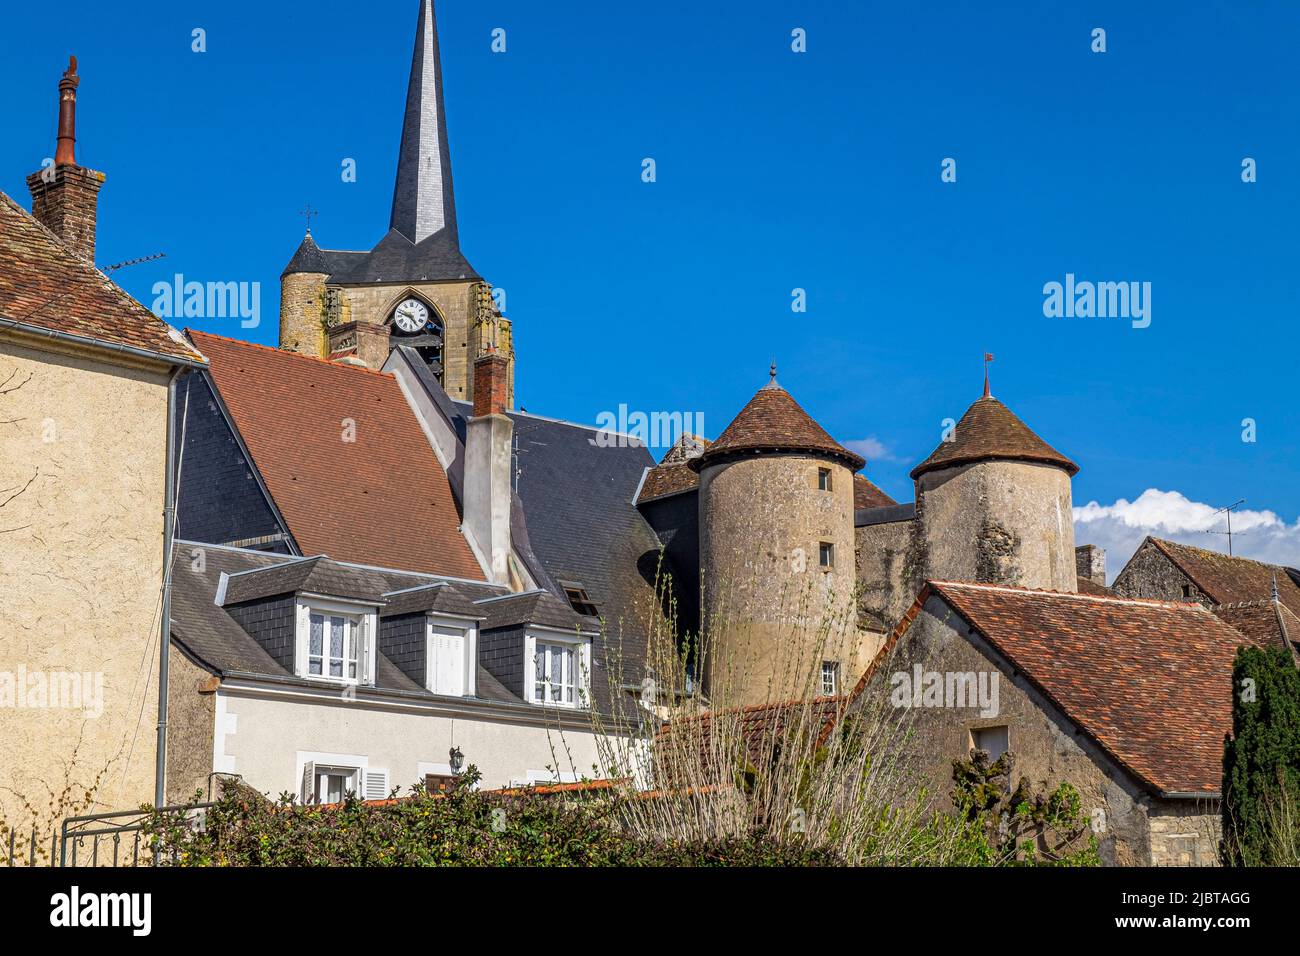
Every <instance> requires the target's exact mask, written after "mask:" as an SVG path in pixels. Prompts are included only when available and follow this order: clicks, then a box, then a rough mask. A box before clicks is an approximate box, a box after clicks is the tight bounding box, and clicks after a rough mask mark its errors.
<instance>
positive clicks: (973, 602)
mask: <svg viewBox="0 0 1300 956" xmlns="http://www.w3.org/2000/svg"><path fill="white" fill-rule="evenodd" d="M928 591H933V593H935V594H937V595H939V596H940V597H941V598H942V599H943V600H945V601H946V602H947V603H948V604H949V605H950V606H951V607H952V608H953V609H954V610H956V611H957V612H958V613H959V614H960V615H961V616H962V617H963V618H964V619H965V620H966V622H967V623H968V624H970V626H971V627H972V628H974V629H975V630H976V631H977V632H979V634H981V635H982V636H983V637H984V639H985V640H987V641H988V642H989V643H990V644H991V645H992V646H993V647H994V648H995V649H996V650H997V651H998V652H999V653H1000V654H1002V656H1003V657H1005V658H1006V659H1007V660H1008V661H1009V662H1010V663H1011V665H1012V666H1013V667H1015V668H1016V669H1017V670H1018V671H1020V672H1021V673H1022V674H1024V675H1025V677H1026V678H1028V680H1029V681H1030V682H1031V683H1032V684H1034V685H1035V686H1036V687H1037V688H1038V690H1039V691H1040V692H1041V693H1043V694H1044V695H1045V696H1046V697H1047V698H1048V699H1049V700H1051V701H1052V702H1053V703H1054V704H1055V705H1056V706H1057V707H1059V708H1060V709H1061V710H1062V711H1063V712H1064V713H1065V714H1066V715H1067V716H1068V717H1069V718H1070V719H1071V720H1072V721H1074V723H1075V724H1077V725H1078V726H1079V727H1080V728H1081V729H1082V730H1083V731H1084V732H1085V733H1086V734H1088V736H1090V737H1092V738H1093V740H1095V741H1096V742H1097V743H1098V744H1099V745H1100V746H1101V747H1102V748H1103V749H1104V750H1105V751H1107V752H1108V753H1109V754H1110V755H1111V757H1112V758H1114V759H1115V760H1116V761H1117V762H1118V763H1120V764H1121V765H1123V766H1124V767H1126V768H1127V769H1128V770H1129V771H1130V772H1131V773H1133V774H1134V776H1135V777H1137V779H1138V780H1140V781H1142V782H1143V783H1145V784H1146V785H1147V786H1148V787H1150V788H1152V789H1153V790H1155V791H1157V792H1164V793H1204V794H1207V795H1208V794H1214V793H1217V792H1218V791H1219V788H1220V784H1221V778H1222V773H1223V767H1222V759H1223V737H1224V734H1225V733H1229V732H1230V731H1231V730H1232V662H1233V658H1234V657H1235V656H1236V653H1237V648H1238V647H1239V646H1240V645H1241V644H1243V643H1244V639H1243V637H1242V636H1241V634H1239V633H1238V632H1237V631H1235V630H1234V629H1233V628H1231V627H1229V626H1228V625H1227V624H1225V623H1224V622H1223V621H1221V620H1220V619H1219V618H1217V617H1215V616H1214V615H1213V614H1211V613H1210V612H1209V611H1208V610H1206V609H1205V608H1204V607H1202V606H1201V605H1199V604H1191V603H1174V602H1165V601H1141V600H1133V599H1119V598H1098V597H1089V596H1087V595H1082V594H1066V593H1061V592H1055V591H1033V590H1027V589H1023V588H1009V587H998V586H993V585H983V584H960V583H951V582H931V583H930V584H929V585H928V587H927V591H926V592H922V597H921V598H918V603H921V601H922V600H923V599H924V598H925V597H926V596H927V592H928ZM882 653H883V652H882ZM859 686H861V685H859Z"/></svg>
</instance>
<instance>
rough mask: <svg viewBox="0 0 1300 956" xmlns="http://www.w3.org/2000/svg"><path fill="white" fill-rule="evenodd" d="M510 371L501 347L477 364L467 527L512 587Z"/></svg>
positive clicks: (496, 575)
mask: <svg viewBox="0 0 1300 956" xmlns="http://www.w3.org/2000/svg"><path fill="white" fill-rule="evenodd" d="M509 370H510V365H509V362H508V361H507V360H506V358H505V357H504V356H502V355H500V354H499V353H498V352H497V351H496V350H495V349H490V350H489V351H487V352H486V353H484V354H483V355H480V356H479V357H478V358H477V359H475V360H474V416H473V417H472V418H471V419H470V420H469V422H468V424H467V425H466V430H465V503H464V504H465V528H466V530H467V531H468V532H469V535H470V537H471V539H472V540H473V542H474V544H475V546H476V547H477V548H478V549H479V551H480V553H481V554H482V555H483V557H484V558H485V559H486V560H487V562H488V565H489V567H490V569H491V577H492V580H493V581H495V582H497V583H498V584H509V583H510V494H511V481H510V478H511V470H512V458H511V447H510V446H511V442H512V439H513V437H514V423H513V422H511V420H510V419H509V417H507V416H506V414H505V412H506V394H507V388H508V381H509Z"/></svg>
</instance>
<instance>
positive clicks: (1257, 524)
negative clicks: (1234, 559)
mask: <svg viewBox="0 0 1300 956" xmlns="http://www.w3.org/2000/svg"><path fill="white" fill-rule="evenodd" d="M1216 512H1219V509H1218V508H1216V507H1215V506H1214V505H1207V504H1203V503H1201V502H1199V501H1192V500H1191V499H1189V498H1188V497H1187V496H1185V495H1183V494H1180V493H1179V492H1177V491H1160V490H1159V489H1158V488H1148V489H1147V490H1146V491H1144V492H1142V494H1141V495H1139V496H1138V498H1137V500H1136V501H1128V500H1127V499H1124V498H1120V499H1119V500H1118V501H1116V502H1115V503H1114V504H1112V505H1103V504H1099V503H1097V502H1096V501H1090V502H1088V503H1087V504H1086V505H1084V506H1083V507H1082V508H1075V509H1074V538H1075V541H1076V543H1078V544H1095V545H1099V546H1101V547H1103V548H1105V549H1106V576H1107V578H1108V583H1109V581H1111V580H1114V578H1115V575H1117V574H1118V573H1119V572H1120V570H1121V569H1122V568H1123V567H1124V565H1125V563H1126V562H1127V561H1128V559H1129V558H1130V557H1132V555H1133V552H1134V551H1136V550H1137V547H1138V545H1140V544H1141V543H1142V539H1143V538H1144V537H1146V536H1147V535H1154V536H1155V537H1157V538H1167V539H1168V540H1170V541H1179V542H1182V543H1183V544H1191V545H1195V546H1196V547H1198V548H1208V549H1210V550H1212V551H1222V552H1224V553H1227V550H1228V538H1227V535H1225V534H1210V533H1207V532H1214V531H1226V530H1227V523H1226V521H1225V520H1224V515H1223V514H1222V512H1219V513H1217V514H1216ZM1232 551H1233V553H1234V554H1236V555H1239V556H1241V557H1244V558H1254V559H1255V560H1257V561H1267V562H1269V563H1270V564H1285V565H1288V566H1290V567H1297V566H1300V520H1297V521H1296V523H1295V524H1287V523H1286V522H1285V521H1283V520H1282V519H1281V518H1280V517H1278V515H1277V514H1276V512H1273V511H1250V510H1247V509H1245V508H1241V509H1238V510H1236V511H1234V512H1233V513H1232Z"/></svg>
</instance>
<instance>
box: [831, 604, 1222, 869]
mask: <svg viewBox="0 0 1300 956" xmlns="http://www.w3.org/2000/svg"><path fill="white" fill-rule="evenodd" d="M916 664H920V665H921V667H922V669H923V672H924V671H938V672H940V673H943V674H945V675H946V674H949V673H973V674H976V675H979V674H981V673H983V674H986V675H988V676H987V677H986V682H987V686H988V687H990V689H991V687H992V683H991V682H992V675H993V673H995V672H996V673H997V674H998V683H997V688H998V691H997V708H996V714H985V713H983V712H982V710H981V708H980V707H979V706H978V705H977V706H968V707H964V708H959V707H949V706H941V707H914V708H911V709H901V710H900V709H899V708H896V707H894V702H892V701H891V698H890V695H891V692H892V691H894V690H895V688H896V687H897V686H898V683H899V682H898V679H897V678H895V675H907V676H908V679H909V680H910V679H911V677H912V675H913V674H914V670H913V667H914V665H916ZM1014 674H1015V671H1014V669H1013V668H1011V667H1010V666H1009V665H1008V664H1007V662H1006V661H1005V660H1003V659H1002V658H1001V657H1000V655H998V654H997V652H996V651H995V650H993V649H992V648H991V647H990V646H989V645H988V644H987V642H985V641H983V639H982V638H980V637H979V635H977V634H973V633H972V632H971V631H970V629H969V628H968V627H967V626H966V624H965V622H964V621H963V620H962V619H961V618H960V617H959V616H958V615H957V614H956V613H955V612H953V611H951V609H950V608H949V607H948V605H947V604H946V603H945V602H943V600H942V599H940V598H938V597H932V598H931V599H930V600H929V601H928V602H927V603H926V605H925V607H924V608H923V609H922V611H921V613H920V614H919V615H918V617H917V618H916V620H915V622H914V623H913V624H912V626H911V628H910V629H909V630H908V632H907V633H906V634H905V635H904V637H903V639H902V640H901V641H900V642H899V644H898V646H897V647H896V648H895V649H894V651H893V652H892V653H891V655H890V657H889V658H888V659H887V660H886V661H885V662H884V664H883V666H882V667H881V668H880V669H879V670H878V671H877V672H876V674H875V675H873V678H872V680H871V681H870V682H869V684H868V686H867V688H865V689H864V691H863V694H862V695H861V696H860V697H859V698H858V701H857V703H856V704H855V706H856V707H857V708H859V709H860V710H862V711H863V712H864V713H868V714H885V715H890V714H892V715H893V718H892V719H893V720H895V721H896V729H895V733H894V738H893V741H892V745H893V746H894V747H896V748H897V750H898V752H900V753H901V754H902V756H901V757H900V758H899V759H900V760H901V765H902V766H903V767H904V768H906V772H905V773H904V774H903V775H902V776H901V777H900V785H899V792H898V796H897V798H898V799H899V800H900V801H905V800H908V799H911V798H912V797H913V796H914V795H915V793H917V792H919V791H920V790H922V789H924V790H925V791H926V792H927V793H929V794H932V795H933V798H932V799H933V803H934V805H935V806H936V807H937V808H939V809H943V810H949V809H951V806H952V804H951V799H950V794H951V790H952V762H953V761H954V760H960V759H965V758H967V757H968V755H969V752H970V749H971V746H972V731H975V730H980V729H984V728H989V727H1006V728H1007V733H1008V747H1009V749H1010V751H1011V752H1012V754H1013V759H1014V764H1013V769H1012V779H1013V781H1018V780H1019V778H1020V777H1022V776H1023V777H1025V778H1027V780H1028V781H1029V783H1030V785H1031V787H1033V788H1034V789H1035V790H1048V791H1050V790H1052V789H1055V788H1056V787H1057V786H1058V785H1059V784H1060V783H1062V782H1068V783H1070V784H1072V785H1073V786H1074V787H1075V788H1077V789H1078V791H1079V793H1080V795H1081V797H1082V810H1083V813H1084V815H1085V816H1086V817H1088V818H1089V819H1090V820H1091V819H1093V818H1094V817H1095V818H1096V819H1098V820H1099V821H1100V822H1101V832H1099V833H1098V834H1097V839H1098V848H1099V851H1100V854H1101V858H1102V861H1103V862H1104V863H1106V864H1108V865H1126V866H1149V865H1152V864H1153V863H1154V864H1164V863H1178V862H1180V861H1184V860H1186V859H1193V860H1196V861H1198V862H1202V863H1213V862H1214V854H1215V848H1216V846H1217V842H1218V838H1217V835H1216V833H1215V832H1213V827H1212V826H1210V823H1211V822H1212V821H1211V820H1209V819H1208V818H1207V814H1208V815H1209V816H1212V815H1213V807H1210V806H1204V805H1198V804H1196V803H1195V802H1194V801H1167V800H1161V799H1159V798H1157V797H1155V796H1154V795H1152V794H1150V793H1149V792H1148V791H1147V790H1145V789H1144V788H1142V787H1141V786H1139V785H1138V784H1137V782H1136V781H1135V780H1134V779H1133V778H1132V777H1131V775H1129V774H1128V773H1127V771H1125V770H1124V769H1123V768H1121V767H1120V766H1118V765H1117V764H1115V763H1114V762H1113V761H1112V760H1111V759H1110V758H1109V757H1108V756H1107V755H1106V754H1104V753H1103V752H1102V751H1101V750H1100V749H1099V748H1098V747H1096V746H1095V745H1093V744H1092V743H1091V742H1090V741H1089V740H1088V739H1087V738H1086V737H1085V736H1084V735H1083V734H1082V733H1080V732H1079V730H1078V728H1077V726H1076V725H1075V724H1074V723H1073V722H1072V721H1071V720H1070V719H1069V718H1068V717H1066V716H1065V715H1064V714H1062V713H1061V712H1060V711H1058V710H1057V709H1056V708H1055V707H1054V706H1053V705H1052V704H1051V703H1050V702H1049V701H1047V700H1046V698H1044V697H1043V696H1042V695H1041V694H1039V693H1038V692H1037V691H1036V690H1034V689H1033V687H1032V686H1030V685H1029V683H1028V682H1027V681H1026V680H1025V678H1024V677H1023V676H1013V675H1014ZM991 696H992V695H990V697H991ZM1013 785H1014V784H1013ZM1156 817H1159V818H1160V820H1159V822H1158V823H1153V822H1152V820H1153V818H1156ZM1156 834H1158V835H1156Z"/></svg>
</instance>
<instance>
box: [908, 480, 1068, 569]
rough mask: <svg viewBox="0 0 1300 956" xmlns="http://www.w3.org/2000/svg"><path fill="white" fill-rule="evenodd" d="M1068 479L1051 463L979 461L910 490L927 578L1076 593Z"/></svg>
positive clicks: (925, 481) (921, 482) (923, 481)
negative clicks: (913, 492)
mask: <svg viewBox="0 0 1300 956" xmlns="http://www.w3.org/2000/svg"><path fill="white" fill-rule="evenodd" d="M1071 506H1072V502H1071V497H1070V476H1069V475H1068V474H1066V473H1065V472H1064V471H1063V470H1061V469H1060V468H1055V467H1052V466H1050V465H1038V464H1031V463H1029V462H1018V461H990V462H978V463H976V464H972V465H962V466H959V467H957V468H947V469H943V470H940V471H934V472H929V473H927V474H924V475H922V476H921V478H920V480H919V482H918V488H917V515H918V518H919V520H920V521H921V525H922V529H923V532H924V535H923V537H924V543H925V554H924V557H923V565H922V566H923V567H924V569H925V570H924V575H925V577H926V578H928V579H930V580H943V581H983V582H987V583H990V584H1009V585H1013V586H1018V587H1027V588H1047V589H1049V590H1054V591H1077V590H1078V578H1077V577H1076V573H1075V559H1074V519H1073V511H1072V507H1071Z"/></svg>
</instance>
